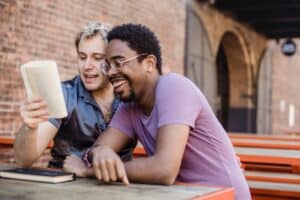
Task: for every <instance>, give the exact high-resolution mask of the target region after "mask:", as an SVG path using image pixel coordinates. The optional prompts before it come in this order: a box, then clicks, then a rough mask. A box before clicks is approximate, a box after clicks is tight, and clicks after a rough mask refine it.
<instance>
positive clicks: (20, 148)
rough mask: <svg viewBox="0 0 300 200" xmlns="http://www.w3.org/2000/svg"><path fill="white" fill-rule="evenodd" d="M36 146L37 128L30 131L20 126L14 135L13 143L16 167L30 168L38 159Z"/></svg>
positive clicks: (24, 126)
mask: <svg viewBox="0 0 300 200" xmlns="http://www.w3.org/2000/svg"><path fill="white" fill-rule="evenodd" d="M39 154H40V153H39V152H38V146H37V128H36V129H30V128H28V127H27V126H26V125H24V124H23V125H22V127H21V128H20V130H19V132H18V133H17V135H16V139H15V143H14V155H15V159H16V162H17V164H18V165H21V166H27V167H28V166H31V165H32V164H33V162H34V161H35V160H36V159H37V158H38V157H39Z"/></svg>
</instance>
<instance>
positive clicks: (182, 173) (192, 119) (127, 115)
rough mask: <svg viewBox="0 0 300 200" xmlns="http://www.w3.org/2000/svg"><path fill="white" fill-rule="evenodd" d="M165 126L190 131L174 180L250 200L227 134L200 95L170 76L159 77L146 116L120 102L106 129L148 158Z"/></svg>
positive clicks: (187, 82) (193, 87)
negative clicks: (139, 146)
mask: <svg viewBox="0 0 300 200" xmlns="http://www.w3.org/2000/svg"><path fill="white" fill-rule="evenodd" d="M168 124H185V125H187V126H189V127H190V133H189V138H188V142H187V144H186V149H185V152H184V155H183V160H182V163H181V167H180V170H179V174H178V176H177V180H178V181H183V182H190V183H201V184H205V185H214V186H224V187H233V188H234V189H235V199H239V200H248V199H251V197H250V193H249V188H248V185H247V183H246V180H245V177H244V175H243V173H242V171H241V169H240V167H239V164H238V162H237V158H236V156H235V152H234V149H233V146H232V144H231V142H230V140H229V137H228V135H227V134H226V132H225V130H224V129H223V127H222V126H221V124H220V123H219V121H218V120H217V118H216V117H215V114H214V113H213V111H212V109H211V108H210V106H209V104H208V102H207V100H206V99H205V97H204V95H203V94H202V93H201V91H200V90H199V89H198V88H197V87H196V85H195V84H194V83H193V82H192V81H190V80H189V79H187V78H185V77H184V76H181V75H179V74H174V73H170V74H168V75H164V76H161V77H160V79H159V82H158V84H157V86H156V94H155V104H154V107H153V110H152V112H151V114H150V115H149V116H146V115H144V114H143V113H142V111H141V110H140V109H139V107H138V106H137V104H135V103H124V104H121V106H120V107H119V109H118V110H117V111H116V113H115V115H114V117H113V119H112V121H111V123H110V126H111V127H114V128H116V129H118V130H120V131H121V132H123V133H125V134H127V135H128V136H129V137H131V138H137V139H139V141H140V142H141V143H142V144H143V146H144V148H145V151H146V152H147V154H148V155H153V154H154V153H155V146H156V145H155V143H156V138H157V132H158V129H159V128H160V127H162V126H164V125H168ZM174 134H176V132H174Z"/></svg>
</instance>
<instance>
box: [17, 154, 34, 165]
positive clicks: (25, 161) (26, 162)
mask: <svg viewBox="0 0 300 200" xmlns="http://www.w3.org/2000/svg"><path fill="white" fill-rule="evenodd" d="M15 161H16V164H17V165H18V166H20V167H31V166H32V164H33V161H31V160H28V159H25V158H23V157H22V156H19V155H18V154H17V153H15Z"/></svg>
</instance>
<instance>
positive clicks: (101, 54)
mask: <svg viewBox="0 0 300 200" xmlns="http://www.w3.org/2000/svg"><path fill="white" fill-rule="evenodd" d="M93 55H97V56H105V53H98V52H95V53H93Z"/></svg>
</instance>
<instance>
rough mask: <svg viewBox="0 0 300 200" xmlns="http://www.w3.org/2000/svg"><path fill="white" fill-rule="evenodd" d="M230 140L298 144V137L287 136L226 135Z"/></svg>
mask: <svg viewBox="0 0 300 200" xmlns="http://www.w3.org/2000/svg"><path fill="white" fill-rule="evenodd" d="M228 136H229V138H230V139H233V138H239V139H256V140H272V141H274V140H280V141H298V142H300V137H297V136H287V135H257V134H242V133H228Z"/></svg>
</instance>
